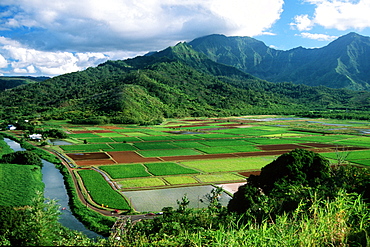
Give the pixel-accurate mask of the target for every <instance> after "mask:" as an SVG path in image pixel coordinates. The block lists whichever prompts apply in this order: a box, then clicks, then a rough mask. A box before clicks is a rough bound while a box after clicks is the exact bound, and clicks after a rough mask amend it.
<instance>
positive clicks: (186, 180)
mask: <svg viewBox="0 0 370 247" xmlns="http://www.w3.org/2000/svg"><path fill="white" fill-rule="evenodd" d="M164 180H166V181H167V182H168V183H169V184H171V185H180V184H196V183H199V182H198V180H196V179H195V178H193V177H189V176H169V177H165V178H164Z"/></svg>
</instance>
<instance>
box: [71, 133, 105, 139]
mask: <svg viewBox="0 0 370 247" xmlns="http://www.w3.org/2000/svg"><path fill="white" fill-rule="evenodd" d="M69 137H71V138H77V139H85V138H99V137H100V136H99V135H96V134H93V133H81V134H69Z"/></svg>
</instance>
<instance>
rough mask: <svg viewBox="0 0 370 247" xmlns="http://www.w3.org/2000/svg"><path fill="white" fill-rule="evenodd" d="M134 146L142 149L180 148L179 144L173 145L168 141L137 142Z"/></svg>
mask: <svg viewBox="0 0 370 247" xmlns="http://www.w3.org/2000/svg"><path fill="white" fill-rule="evenodd" d="M134 146H135V147H137V148H138V149H141V150H150V149H175V148H179V147H178V146H175V145H172V144H171V143H167V142H143V143H135V144H134Z"/></svg>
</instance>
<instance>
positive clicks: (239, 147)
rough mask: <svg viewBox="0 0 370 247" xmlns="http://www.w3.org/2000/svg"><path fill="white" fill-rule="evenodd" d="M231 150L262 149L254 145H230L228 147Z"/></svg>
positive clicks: (253, 150) (248, 150) (257, 150)
mask: <svg viewBox="0 0 370 247" xmlns="http://www.w3.org/2000/svg"><path fill="white" fill-rule="evenodd" d="M228 148H230V149H231V150H234V152H259V151H261V150H260V149H258V148H256V147H254V146H252V145H244V146H230V147H228Z"/></svg>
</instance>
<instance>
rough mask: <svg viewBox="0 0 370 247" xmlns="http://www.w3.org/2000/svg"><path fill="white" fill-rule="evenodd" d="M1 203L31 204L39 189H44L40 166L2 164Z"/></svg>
mask: <svg viewBox="0 0 370 247" xmlns="http://www.w3.org/2000/svg"><path fill="white" fill-rule="evenodd" d="M0 188H1V189H0V205H2V206H25V205H31V204H32V199H33V198H34V197H35V195H36V192H37V191H40V192H42V191H44V184H43V183H42V174H41V169H40V167H37V166H30V165H15V164H0Z"/></svg>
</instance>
